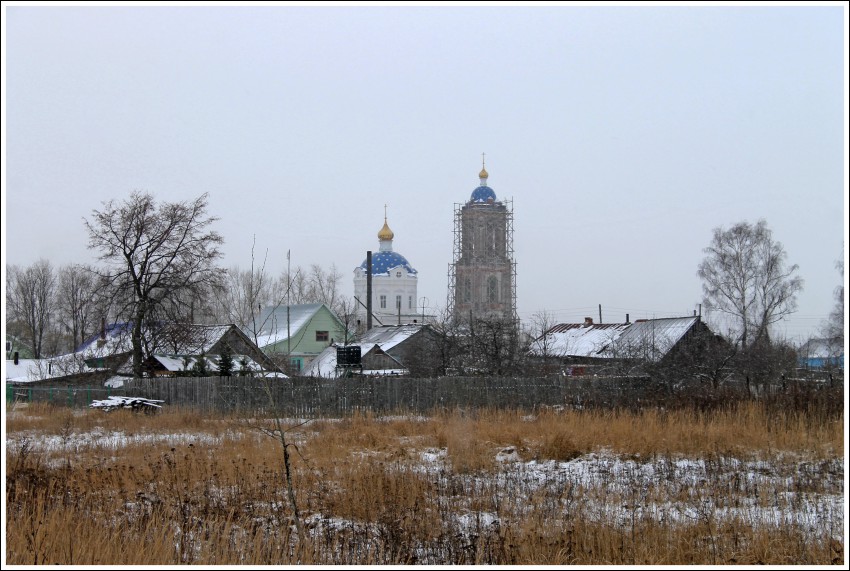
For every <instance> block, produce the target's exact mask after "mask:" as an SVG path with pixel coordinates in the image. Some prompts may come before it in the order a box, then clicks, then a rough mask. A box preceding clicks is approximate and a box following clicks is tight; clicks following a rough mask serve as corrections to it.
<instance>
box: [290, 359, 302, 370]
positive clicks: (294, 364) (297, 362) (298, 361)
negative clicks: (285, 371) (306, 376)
mask: <svg viewBox="0 0 850 571" xmlns="http://www.w3.org/2000/svg"><path fill="white" fill-rule="evenodd" d="M289 364H290V365H292V370H293V371H300V370H301V359H290V360H289Z"/></svg>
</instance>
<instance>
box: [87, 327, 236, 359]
mask: <svg viewBox="0 0 850 571" xmlns="http://www.w3.org/2000/svg"><path fill="white" fill-rule="evenodd" d="M132 326H133V325H132V323H113V324H112V325H110V326H109V327H107V328H106V331H105V333H106V335H105V337H104V338H103V339H102V338H101V336H100V334H98V335H95V336H93V337H91V338H90V339H88V340H87V341H86V342H85V343H83V344H82V345H81V346H80V348H79V349H78V350H77V352H78V353H81V354H82V355H83V358H84V359H92V358H99V357H108V356H110V355H118V354H122V353H129V352H132V350H133V343H132V340H131V338H130V334H131V329H132ZM234 327H235V326H234V325H199V324H193V325H174V326H171V325H166V326H164V327H163V328H162V329H160V330H159V331H152V330H150V329H148V330H146V331H145V332H144V335H145V337H147V338H152V337H153V336H157V337H159V338H160V339H162V341H161V342H160V349H165V350H166V351H168V350H170V351H172V352H174V353H179V354H195V355H197V354H200V353H206V352H208V350H209V348H210V347H212V346H213V345H215V344H216V343H217V342H218V341H219V340H221V338H222V337H223V336H224V335H225V334H226V333H227V332H228V331H230V329H231V328H234Z"/></svg>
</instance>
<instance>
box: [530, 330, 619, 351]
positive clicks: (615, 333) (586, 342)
mask: <svg viewBox="0 0 850 571" xmlns="http://www.w3.org/2000/svg"><path fill="white" fill-rule="evenodd" d="M628 327H629V324H628V323H605V324H585V323H560V324H558V325H555V326H554V327H552V328H551V329H549V331H548V332H547V333H546V339H545V341H544V340H543V338H540V339H537V340H536V341H534V343H532V346H531V351H532V353H534V354H536V355H544V354H545V355H548V356H559V357H605V354H604V352H605V350H606V349H607V348H608V346H609V345H611V343H612V342H614V341H615V340H616V339H617V338H618V337H619V336H620V334H621V333H622V332H623V331H624V330H625V329H626V328H628Z"/></svg>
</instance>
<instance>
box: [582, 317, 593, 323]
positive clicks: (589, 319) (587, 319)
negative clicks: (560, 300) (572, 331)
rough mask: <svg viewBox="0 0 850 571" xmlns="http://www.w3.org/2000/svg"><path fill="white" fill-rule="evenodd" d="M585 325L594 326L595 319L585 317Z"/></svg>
mask: <svg viewBox="0 0 850 571" xmlns="http://www.w3.org/2000/svg"><path fill="white" fill-rule="evenodd" d="M584 324H585V325H593V318H592V317H585V318H584Z"/></svg>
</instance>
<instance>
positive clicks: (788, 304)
mask: <svg viewBox="0 0 850 571" xmlns="http://www.w3.org/2000/svg"><path fill="white" fill-rule="evenodd" d="M704 252H705V253H706V254H707V256H706V258H705V259H704V260H703V261H702V262H701V263H700V265H699V270H698V272H697V275H699V277H700V278H702V280H703V284H702V288H703V294H704V303H705V304H706V306H707V308H709V309H713V310H716V311H719V312H721V313H724V314H726V315H728V316H729V317H731V318H732V320H733V322H734V323H735V325H736V330H735V331H736V335H737V340H736V341H740V343H741V346H742V347H744V348H746V347H749V346H750V345H753V344H756V343H759V342H762V341H769V327H770V326H771V325H772V324H774V323H776V322H777V321H779V320H781V319H782V318H783V317H784V316H786V315H788V314H790V313H793V312H794V310H795V309H796V307H797V301H796V296H797V293H798V292H799V291H800V290H802V289H803V280H802V278H800V277H798V276H795V275H794V273H795V272H796V271H797V269H798V268H797V265H796V264H794V265H791V266H786V263H785V258H786V257H787V255H786V253H785V250H784V248H783V247H782V244H781V243H780V242H777V241H774V240H773V236H772V232H771V231H770V229H768V227H767V222H765V221H764V220H759V221H758V223H756V224H755V225H752V224H750V223H748V222H739V223H738V224H735V225H734V226H732V228H730V229H728V230H724V229H723V228H715V229H714V235H713V238H712V241H711V244H710V245H709V246H708V247H707V248H705V250H704Z"/></svg>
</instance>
